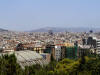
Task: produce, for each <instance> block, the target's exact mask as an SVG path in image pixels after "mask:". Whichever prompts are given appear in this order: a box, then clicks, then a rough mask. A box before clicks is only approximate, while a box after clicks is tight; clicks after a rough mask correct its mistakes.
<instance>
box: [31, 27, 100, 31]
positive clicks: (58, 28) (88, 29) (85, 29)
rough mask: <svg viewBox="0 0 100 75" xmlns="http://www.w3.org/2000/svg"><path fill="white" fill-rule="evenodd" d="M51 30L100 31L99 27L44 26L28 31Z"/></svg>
mask: <svg viewBox="0 0 100 75" xmlns="http://www.w3.org/2000/svg"><path fill="white" fill-rule="evenodd" d="M49 30H52V31H53V32H65V31H68V32H89V31H90V30H93V31H94V32H100V28H88V27H87V28H85V27H71V28H61V27H44V28H39V29H35V30H31V31H30V32H48V31H49Z"/></svg>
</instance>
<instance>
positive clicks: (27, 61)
mask: <svg viewBox="0 0 100 75" xmlns="http://www.w3.org/2000/svg"><path fill="white" fill-rule="evenodd" d="M12 53H14V54H15V56H16V58H17V63H18V64H19V65H20V66H21V67H22V68H24V67H25V66H31V65H33V64H40V65H41V66H43V65H46V64H48V63H49V62H47V61H46V60H45V59H44V58H43V57H42V55H40V54H39V53H36V52H34V51H30V50H25V51H14V52H9V53H8V54H12Z"/></svg>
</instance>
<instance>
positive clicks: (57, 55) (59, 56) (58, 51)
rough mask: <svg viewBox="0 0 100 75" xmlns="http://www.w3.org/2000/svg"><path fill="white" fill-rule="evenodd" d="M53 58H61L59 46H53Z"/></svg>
mask: <svg viewBox="0 0 100 75" xmlns="http://www.w3.org/2000/svg"><path fill="white" fill-rule="evenodd" d="M55 59H56V60H57V61H59V60H60V59H61V46H55Z"/></svg>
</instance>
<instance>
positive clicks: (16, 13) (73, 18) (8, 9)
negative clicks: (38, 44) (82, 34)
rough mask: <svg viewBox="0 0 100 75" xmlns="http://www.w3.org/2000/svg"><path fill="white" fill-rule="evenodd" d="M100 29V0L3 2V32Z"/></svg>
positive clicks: (0, 14)
mask: <svg viewBox="0 0 100 75" xmlns="http://www.w3.org/2000/svg"><path fill="white" fill-rule="evenodd" d="M43 27H66V28H67V27H100V0H0V28H3V29H9V30H16V31H26V30H34V29H38V28H43Z"/></svg>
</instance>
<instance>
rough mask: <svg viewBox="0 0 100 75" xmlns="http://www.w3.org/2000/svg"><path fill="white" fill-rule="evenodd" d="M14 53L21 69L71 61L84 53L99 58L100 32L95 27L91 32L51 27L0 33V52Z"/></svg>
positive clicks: (1, 53) (3, 53) (0, 53)
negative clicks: (60, 30) (31, 30)
mask: <svg viewBox="0 0 100 75" xmlns="http://www.w3.org/2000/svg"><path fill="white" fill-rule="evenodd" d="M13 53H14V54H15V57H16V59H17V60H16V61H17V63H18V64H19V65H20V66H21V68H22V69H26V68H25V67H26V66H32V65H36V64H38V65H41V66H46V65H49V64H50V63H51V62H55V63H57V62H61V61H65V62H69V61H72V60H78V59H80V58H82V57H83V56H84V57H85V56H87V57H89V58H97V56H98V55H99V54H100V34H99V32H97V33H95V32H93V31H92V30H90V31H89V32H68V31H66V32H53V31H52V30H48V32H14V31H2V32H0V55H1V56H2V55H4V56H5V55H6V54H8V55H11V54H13ZM66 59H70V60H66ZM62 65H63V64H62ZM1 66H2V65H1ZM65 74H66V73H65ZM29 75H30V74H29ZM46 75H47V74H46ZM50 75H51V74H50ZM58 75H59V73H58Z"/></svg>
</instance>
